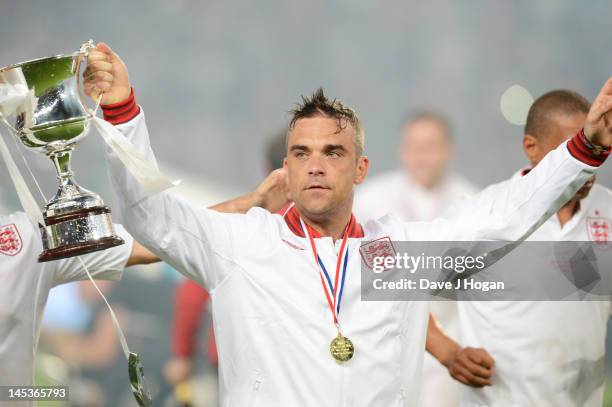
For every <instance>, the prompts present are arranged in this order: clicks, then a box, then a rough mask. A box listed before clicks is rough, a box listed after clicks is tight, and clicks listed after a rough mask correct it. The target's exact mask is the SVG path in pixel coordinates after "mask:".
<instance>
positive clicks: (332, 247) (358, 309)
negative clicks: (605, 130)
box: [107, 111, 595, 407]
mask: <svg viewBox="0 0 612 407" xmlns="http://www.w3.org/2000/svg"><path fill="white" fill-rule="evenodd" d="M117 128H118V129H119V130H120V131H121V132H122V133H123V134H124V135H125V136H126V137H127V138H128V139H130V140H131V141H132V142H133V143H134V144H135V146H136V147H137V149H138V150H139V151H141V152H142V153H144V154H145V155H146V157H147V158H148V159H150V160H152V161H154V160H155V157H154V155H153V151H152V150H151V147H150V145H149V137H148V132H147V128H146V124H145V119H144V114H143V113H142V111H141V112H140V113H139V114H138V116H136V117H135V118H133V119H132V120H130V121H129V122H127V123H124V124H121V125H118V126H117ZM172 137H180V135H172ZM107 158H108V163H109V170H110V176H111V183H112V184H113V188H114V190H115V193H116V196H117V197H119V207H120V208H119V209H120V210H121V211H122V215H123V218H124V222H125V226H126V228H127V230H128V231H129V232H130V233H132V234H133V236H134V238H135V239H137V240H138V241H140V242H142V243H143V244H144V245H145V246H146V247H148V248H149V249H150V250H152V251H153V252H154V253H156V254H157V255H158V256H160V257H161V258H162V259H164V260H165V261H167V262H168V263H170V264H171V265H172V266H173V267H175V268H176V269H177V270H179V271H181V272H182V273H184V274H185V275H187V276H188V277H190V278H192V279H194V280H195V281H197V282H199V283H201V284H203V285H204V286H205V287H206V288H207V289H208V290H209V292H210V295H211V298H212V304H213V319H214V327H215V336H216V338H217V343H218V350H219V375H220V400H221V402H220V404H221V406H224V407H225V406H236V407H247V406H265V407H276V406H278V407H288V406H291V407H293V406H313V407H315V406H316V407H322V406H334V407H338V406H342V407H355V406H385V407H389V406H414V405H416V404H417V403H418V398H419V387H420V376H421V374H420V373H421V365H422V361H423V353H424V352H425V333H426V327H427V320H428V308H429V307H428V303H427V302H425V301H423V302H392V301H389V302H365V301H361V299H360V275H359V273H360V272H361V267H360V255H359V246H360V243H361V241H362V240H364V241H365V240H373V239H376V238H378V237H382V236H389V237H390V238H391V239H392V240H395V241H402V240H420V241H424V240H425V241H426V240H489V239H495V240H498V239H499V240H516V239H518V238H519V237H521V236H523V235H524V234H525V233H526V232H527V231H528V230H530V229H532V228H533V227H534V225H536V224H538V223H541V222H543V221H545V220H546V219H547V218H548V217H549V216H550V215H551V214H553V213H555V212H556V210H557V208H558V207H559V206H560V205H561V204H563V203H564V202H565V201H567V199H568V198H569V197H571V196H572V195H573V194H574V193H575V191H576V190H577V189H579V188H580V187H581V186H582V185H583V184H584V182H585V180H586V179H587V178H588V177H589V176H590V175H591V174H592V173H593V172H594V169H595V168H594V167H591V166H588V165H586V164H583V163H582V162H581V161H578V160H577V159H575V158H573V157H572V156H571V155H570V154H569V152H568V150H567V148H566V146H565V144H564V145H562V146H560V147H559V148H558V149H557V150H555V151H554V152H552V153H551V154H549V155H548V156H547V157H546V158H545V159H544V160H543V161H542V163H541V164H540V165H538V167H537V168H536V169H534V170H533V171H532V172H531V173H530V174H529V175H528V176H526V177H523V178H519V179H516V180H514V181H513V185H511V187H510V188H508V189H507V190H506V191H505V193H503V194H500V195H499V196H498V197H496V200H495V205H492V206H488V207H484V208H482V210H481V211H478V213H472V214H470V215H469V216H464V217H463V218H462V219H460V220H458V221H452V222H451V221H446V220H442V219H439V220H436V221H434V222H413V223H403V222H401V221H399V220H398V219H396V218H392V217H386V218H382V219H381V220H379V221H372V222H368V223H367V224H366V225H364V227H363V232H364V234H365V236H363V237H357V236H359V234H355V236H354V237H352V238H350V239H349V241H348V244H349V250H350V254H349V256H350V257H349V264H348V271H347V277H346V283H345V287H344V294H343V299H342V309H341V313H340V316H339V319H340V323H341V325H342V329H343V333H344V334H345V335H346V336H347V337H349V338H350V339H351V340H352V341H353V343H354V345H355V356H354V357H353V359H352V360H351V361H350V362H348V363H345V364H342V365H340V364H337V363H336V362H335V361H334V360H333V359H332V358H331V356H330V354H329V343H330V341H331V340H332V339H333V338H334V336H335V335H336V328H335V326H334V324H333V322H332V319H331V312H330V310H329V308H328V304H327V302H326V300H325V297H324V295H323V290H322V287H321V281H320V279H319V275H318V271H317V269H316V268H315V265H314V261H313V257H312V253H311V251H310V250H309V246H308V244H309V243H308V241H307V239H305V238H303V237H300V236H297V235H296V234H295V233H293V232H292V230H291V229H290V228H289V226H288V223H287V222H286V221H285V219H283V217H282V216H280V215H273V214H270V213H269V212H267V211H265V210H263V209H261V208H253V209H251V210H250V211H249V212H248V213H247V214H224V213H218V212H215V211H211V210H209V209H206V208H202V207H198V206H195V205H192V204H190V203H188V202H185V201H184V200H181V199H180V198H177V197H175V196H173V194H172V192H164V193H160V194H156V195H152V196H147V195H146V194H145V193H144V192H143V190H142V188H141V187H140V186H139V185H138V184H137V183H136V181H135V179H134V178H133V177H132V176H131V175H130V174H129V173H127V171H126V169H125V168H124V166H123V165H122V164H121V162H120V161H119V160H118V158H116V157H115V156H114V155H113V154H112V153H110V152H107ZM315 241H316V245H317V248H318V252H319V255H320V256H321V258H322V260H323V262H324V263H325V264H326V265H327V267H328V269H329V268H333V266H334V265H335V261H336V251H337V250H339V243H340V241H337V242H336V244H334V242H333V241H332V239H331V238H330V237H322V238H317V239H315Z"/></svg>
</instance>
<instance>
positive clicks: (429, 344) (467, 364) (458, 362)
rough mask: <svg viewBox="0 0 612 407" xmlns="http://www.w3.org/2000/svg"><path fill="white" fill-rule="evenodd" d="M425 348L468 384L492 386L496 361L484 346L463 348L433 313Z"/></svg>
mask: <svg viewBox="0 0 612 407" xmlns="http://www.w3.org/2000/svg"><path fill="white" fill-rule="evenodd" d="M425 349H426V350H427V352H429V353H430V354H431V355H432V356H433V357H434V358H436V359H437V360H438V362H440V363H441V364H442V365H444V366H445V367H446V368H447V369H448V373H449V374H450V375H451V377H452V378H453V379H455V380H457V381H459V382H461V383H463V384H465V385H467V386H472V387H483V386H490V385H491V384H492V383H491V376H493V373H494V370H493V367H494V366H495V361H494V360H493V358H492V357H491V356H490V355H489V354H488V353H487V351H486V350H484V349H482V348H478V349H477V348H462V347H461V346H460V345H459V344H458V343H457V342H455V341H454V340H453V339H452V338H451V337H449V336H448V335H446V333H445V332H444V331H443V330H442V327H441V326H440V324H439V323H438V321H437V320H436V317H435V316H434V314H433V313H431V312H430V313H429V323H428V326H427V340H426V342H425Z"/></svg>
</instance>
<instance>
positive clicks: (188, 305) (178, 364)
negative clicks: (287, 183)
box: [164, 130, 288, 406]
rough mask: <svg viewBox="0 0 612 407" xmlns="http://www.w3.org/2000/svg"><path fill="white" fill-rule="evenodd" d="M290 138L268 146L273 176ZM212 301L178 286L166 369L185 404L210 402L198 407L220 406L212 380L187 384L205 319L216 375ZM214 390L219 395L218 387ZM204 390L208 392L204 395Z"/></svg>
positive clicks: (191, 286) (274, 207) (200, 291)
mask: <svg viewBox="0 0 612 407" xmlns="http://www.w3.org/2000/svg"><path fill="white" fill-rule="evenodd" d="M286 137H287V132H286V130H282V131H279V132H277V134H276V135H275V136H273V137H272V138H270V140H269V141H268V142H267V144H266V148H265V152H264V155H265V171H266V172H267V173H270V172H273V171H274V169H276V168H282V166H283V159H284V158H285V148H286ZM279 182H283V180H282V179H279ZM285 196H286V193H285ZM287 198H288V197H287ZM268 202H270V204H269V205H267V207H266V209H268V210H269V211H271V212H277V211H279V210H280V211H282V210H283V207H285V206H286V205H285V204H286V203H287V199H284V198H283V197H282V196H280V197H279V198H278V199H277V200H276V201H273V200H268ZM209 301H210V297H209V295H208V293H207V292H206V290H205V289H204V288H203V287H202V286H201V285H199V284H198V283H196V282H195V281H193V280H190V279H185V280H184V281H182V282H181V283H179V285H178V286H177V288H176V292H175V299H174V317H173V324H172V332H171V337H172V354H173V357H172V359H170V360H169V361H168V363H167V364H166V366H165V369H164V370H165V372H164V373H165V377H166V380H168V382H169V383H171V384H173V385H175V386H177V392H176V393H177V398H179V399H183V400H185V401H187V400H189V399H194V400H195V399H198V398H199V399H206V400H205V401H202V402H201V403H200V404H197V405H198V406H200V405H202V406H205V405H206V406H207V405H216V398H214V400H213V399H211V398H210V397H207V396H205V395H204V393H208V396H210V390H208V389H210V386H209V385H208V384H207V383H208V382H210V381H211V380H212V378H210V377H208V375H206V377H204V378H200V379H199V382H198V386H197V388H196V387H194V386H188V385H187V384H186V383H187V382H188V381H189V380H190V378H191V376H192V374H193V373H194V369H195V364H196V359H197V358H196V357H197V356H198V352H197V350H198V349H202V347H201V346H197V343H198V339H199V336H198V332H199V330H200V324H201V323H202V322H203V320H204V319H205V321H204V322H205V325H206V326H207V332H206V334H205V337H206V338H205V341H204V342H205V346H204V353H205V355H206V360H207V364H208V365H209V366H210V367H213V368H214V370H215V373H216V369H217V363H218V356H217V346H216V343H215V337H214V330H213V327H212V320H211V318H210V312H209V308H208V306H209ZM203 317H205V318H203ZM215 381H216V374H215ZM214 388H215V391H216V388H217V386H215V387H214ZM202 389H207V391H203V390H202ZM190 396H192V397H190ZM207 403H208V404H207ZM194 404H195V403H194Z"/></svg>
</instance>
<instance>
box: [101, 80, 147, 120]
mask: <svg viewBox="0 0 612 407" xmlns="http://www.w3.org/2000/svg"><path fill="white" fill-rule="evenodd" d="M100 108H102V113H103V114H104V120H106V121H107V122H109V123H111V124H114V125H117V124H122V123H127V122H129V121H130V120H132V119H133V118H134V117H136V116H137V115H138V113H140V107H139V106H138V104H137V103H136V97H135V96H134V88H130V94H129V96H128V97H127V99H124V100H123V101H121V102H118V103H111V104H103V105H100Z"/></svg>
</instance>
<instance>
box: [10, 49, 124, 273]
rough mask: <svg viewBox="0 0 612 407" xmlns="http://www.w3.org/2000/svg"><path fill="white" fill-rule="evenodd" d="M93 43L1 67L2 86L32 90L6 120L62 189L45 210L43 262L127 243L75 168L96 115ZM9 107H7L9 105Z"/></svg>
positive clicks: (103, 205) (41, 228)
mask: <svg viewBox="0 0 612 407" xmlns="http://www.w3.org/2000/svg"><path fill="white" fill-rule="evenodd" d="M91 47H93V42H92V41H90V42H89V43H86V44H84V45H83V46H82V47H81V50H80V51H79V52H76V53H74V54H72V55H58V56H54V57H50V58H42V59H36V60H33V61H28V62H22V63H19V64H15V65H9V66H6V67H4V68H0V86H2V85H3V84H4V85H8V86H13V87H14V88H18V89H22V91H23V90H27V96H26V97H25V98H24V99H23V100H22V101H20V103H18V104H17V105H16V106H10V109H8V108H7V109H2V108H3V106H2V105H0V112H2V111H4V112H6V111H7V110H8V111H11V112H12V114H8V115H7V114H6V113H5V114H4V115H3V114H2V113H0V120H1V121H2V122H3V123H4V124H5V125H6V126H7V127H8V128H9V129H10V131H11V132H12V133H13V134H14V135H15V136H16V137H17V138H18V139H19V140H20V141H21V143H23V145H25V146H26V147H28V148H30V149H32V150H35V151H38V152H40V153H43V154H45V155H46V156H47V157H49V158H50V159H51V161H52V162H53V165H54V166H55V169H56V170H57V177H58V180H59V190H58V191H57V193H56V194H55V196H54V197H53V198H52V199H51V200H50V201H49V202H47V204H46V206H45V209H44V211H43V218H44V221H45V225H39V226H40V230H41V234H42V244H43V249H44V250H43V252H42V253H41V254H40V256H39V257H38V261H40V262H44V261H50V260H57V259H62V258H66V257H73V256H78V255H81V254H84V253H90V252H94V251H98V250H104V249H108V248H110V247H113V246H118V245H121V244H123V243H124V241H123V239H121V238H120V237H118V236H117V234H116V233H115V231H114V228H113V223H112V221H111V216H110V209H109V208H108V207H107V206H106V205H105V204H104V202H103V201H102V199H101V198H100V196H98V195H97V194H95V193H94V192H91V191H88V190H86V189H85V188H82V187H80V186H79V185H78V184H77V183H76V181H75V180H74V173H73V172H72V170H71V168H70V157H71V155H72V150H73V149H74V147H75V145H76V143H77V142H78V141H79V140H81V139H82V138H83V137H85V136H86V135H87V132H88V130H89V126H90V122H91V119H92V117H93V112H92V111H91V110H90V109H89V108H88V107H87V105H86V104H85V102H84V100H83V97H82V80H81V66H82V65H83V62H84V61H85V60H86V58H87V54H88V50H89V49H90V48H91ZM5 107H6V106H5Z"/></svg>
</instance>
